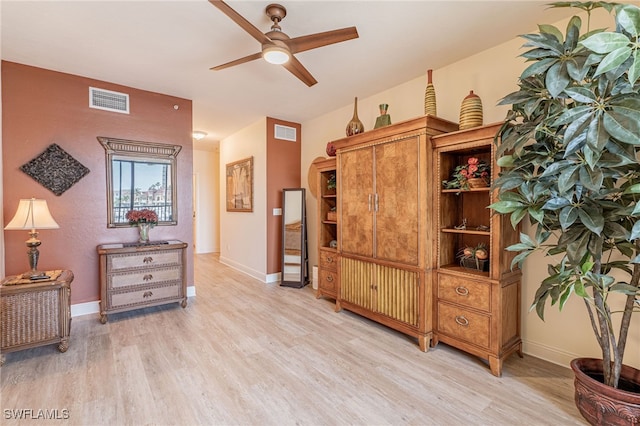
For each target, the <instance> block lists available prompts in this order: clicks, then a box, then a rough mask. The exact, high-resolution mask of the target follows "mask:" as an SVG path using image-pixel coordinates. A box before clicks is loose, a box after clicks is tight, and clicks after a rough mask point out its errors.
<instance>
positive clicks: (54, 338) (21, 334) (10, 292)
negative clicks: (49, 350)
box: [0, 270, 73, 364]
mask: <svg viewBox="0 0 640 426" xmlns="http://www.w3.org/2000/svg"><path fill="white" fill-rule="evenodd" d="M47 275H49V276H50V277H51V279H49V280H43V281H29V280H22V279H20V276H13V277H7V278H5V279H4V280H2V284H1V285H0V317H1V320H0V328H1V331H2V333H1V334H2V345H1V350H2V353H3V354H4V353H7V352H13V351H18V350H21V349H28V348H34V347H36V346H43V345H50V344H54V343H58V350H59V351H60V352H66V351H67V349H68V348H69V335H70V334H71V282H72V281H73V273H72V272H71V271H68V270H61V271H47ZM3 360H4V358H2V359H0V364H1V363H2V361H3Z"/></svg>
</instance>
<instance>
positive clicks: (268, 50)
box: [209, 0, 358, 87]
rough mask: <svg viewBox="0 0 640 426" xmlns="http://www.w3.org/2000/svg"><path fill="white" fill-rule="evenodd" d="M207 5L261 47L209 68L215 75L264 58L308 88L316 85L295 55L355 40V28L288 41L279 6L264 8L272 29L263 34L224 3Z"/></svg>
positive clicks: (214, 0) (215, 0)
mask: <svg viewBox="0 0 640 426" xmlns="http://www.w3.org/2000/svg"><path fill="white" fill-rule="evenodd" d="M209 3H211V4H212V5H214V6H215V7H217V8H218V9H220V10H221V11H222V12H223V13H224V14H225V15H227V16H228V17H229V18H231V19H232V20H233V21H234V22H235V23H236V24H238V25H240V27H241V28H242V29H243V30H245V31H246V32H247V33H249V35H251V36H252V37H253V38H255V39H256V40H258V41H259V42H260V44H262V51H261V52H259V53H254V54H253V55H249V56H245V57H244V58H240V59H236V60H235V61H231V62H227V63H226V64H222V65H218V66H217V67H213V68H211V69H212V70H216V71H217V70H221V69H224V68H229V67H232V66H234V65H239V64H243V63H245V62H249V61H253V60H254V59H258V58H260V57H263V58H264V59H265V60H266V61H267V62H270V63H272V64H281V65H282V66H283V67H285V68H286V69H287V70H289V72H291V73H292V74H293V75H295V76H296V77H298V78H299V79H300V80H302V82H303V83H305V84H306V85H307V86H309V87H311V86H313V85H314V84H316V83H317V82H318V81H317V80H316V79H315V78H313V76H312V75H311V73H310V72H309V71H308V70H307V69H306V68H305V67H304V66H303V65H302V63H300V61H298V59H297V58H296V57H295V56H294V54H296V53H300V52H304V51H306V50H311V49H315V48H318V47H322V46H327V45H329V44H334V43H340V42H343V41H347V40H351V39H354V38H358V31H357V30H356V27H348V28H342V29H340V30H333V31H325V32H321V33H316V34H310V35H306V36H301V37H294V38H290V37H289V36H288V35H286V34H285V33H283V32H282V29H281V28H280V25H279V23H280V21H282V19H284V17H285V16H286V15H287V10H286V9H285V8H284V7H283V6H281V5H279V4H270V5H268V6H267V7H266V9H265V11H266V13H267V16H268V17H269V18H270V19H271V21H272V22H273V25H272V26H271V31H269V32H267V33H265V34H263V33H262V32H261V31H260V30H259V29H258V28H256V27H255V26H253V24H251V23H250V22H249V21H247V20H246V19H245V18H244V17H242V16H241V15H240V14H239V13H238V12H236V11H235V10H233V9H232V8H231V7H230V6H229V5H228V4H226V3H225V2H223V1H221V0H209Z"/></svg>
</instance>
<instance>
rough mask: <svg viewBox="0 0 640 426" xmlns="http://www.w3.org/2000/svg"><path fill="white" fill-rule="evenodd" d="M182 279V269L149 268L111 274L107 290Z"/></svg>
mask: <svg viewBox="0 0 640 426" xmlns="http://www.w3.org/2000/svg"><path fill="white" fill-rule="evenodd" d="M180 279H182V268H181V267H175V266H174V267H171V268H150V269H147V270H144V271H130V272H119V273H113V274H111V275H109V276H108V278H107V280H108V283H107V286H108V287H107V289H108V290H111V289H117V288H120V287H129V286H140V285H149V284H155V283H159V282H163V281H179V280H180Z"/></svg>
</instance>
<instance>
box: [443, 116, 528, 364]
mask: <svg viewBox="0 0 640 426" xmlns="http://www.w3.org/2000/svg"><path fill="white" fill-rule="evenodd" d="M501 125H502V123H496V124H492V125H487V126H482V127H475V128H472V129H468V130H464V131H459V132H454V133H448V134H445V135H440V136H435V137H433V138H432V143H433V147H434V149H435V157H434V159H435V162H436V167H435V170H434V173H435V176H434V178H433V182H436V184H437V185H438V186H439V187H438V190H437V191H436V194H437V195H436V203H435V209H436V211H435V213H434V216H435V221H434V225H435V229H434V237H435V238H434V240H435V247H434V255H435V257H436V262H435V263H436V270H435V274H434V275H433V278H434V283H433V288H434V299H435V305H434V308H435V314H434V322H435V325H434V329H435V333H434V334H435V336H434V345H435V344H437V343H438V341H441V342H444V343H447V344H449V345H451V346H455V347H457V348H459V349H462V350H464V351H466V352H469V353H471V354H474V355H476V356H479V357H481V358H484V359H486V360H488V361H489V365H490V368H491V372H492V373H493V374H494V375H496V376H500V375H501V374H502V362H503V360H504V359H505V358H506V357H507V356H509V355H510V354H512V353H513V352H517V353H518V354H519V355H520V356H522V342H521V339H520V282H521V273H520V271H519V270H517V269H516V270H514V271H512V270H511V260H512V259H513V256H514V255H513V254H512V253H510V252H507V251H505V248H506V247H507V246H509V245H511V244H514V243H515V242H517V241H518V230H517V229H513V227H512V226H511V224H510V222H509V220H508V219H507V218H505V217H503V216H501V215H497V214H496V215H492V214H491V211H490V210H489V209H488V208H487V206H489V205H490V204H491V203H492V202H494V201H495V197H496V194H495V191H492V190H491V188H490V187H489V185H488V184H486V185H481V186H479V187H468V186H467V187H466V188H465V187H464V186H463V187H462V188H450V185H447V184H446V182H447V181H450V180H451V177H452V175H453V174H454V173H455V172H456V170H459V168H460V166H461V165H467V164H470V163H469V159H473V161H472V163H474V164H482V163H486V164H487V165H489V168H490V177H491V181H493V180H494V179H496V178H497V176H498V172H499V170H498V169H499V168H498V166H497V165H496V164H495V158H494V149H495V148H494V146H495V145H494V137H495V136H496V134H497V132H498V130H499V129H500V126H501Z"/></svg>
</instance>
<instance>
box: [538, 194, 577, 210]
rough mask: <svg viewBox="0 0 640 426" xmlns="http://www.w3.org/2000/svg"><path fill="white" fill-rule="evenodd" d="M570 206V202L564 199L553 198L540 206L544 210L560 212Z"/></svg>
mask: <svg viewBox="0 0 640 426" xmlns="http://www.w3.org/2000/svg"><path fill="white" fill-rule="evenodd" d="M570 204H571V202H570V201H569V200H568V199H566V198H562V197H553V198H550V199H549V200H547V202H546V203H544V206H542V208H543V209H546V210H560V209H561V208H563V207H566V206H568V205H570Z"/></svg>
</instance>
